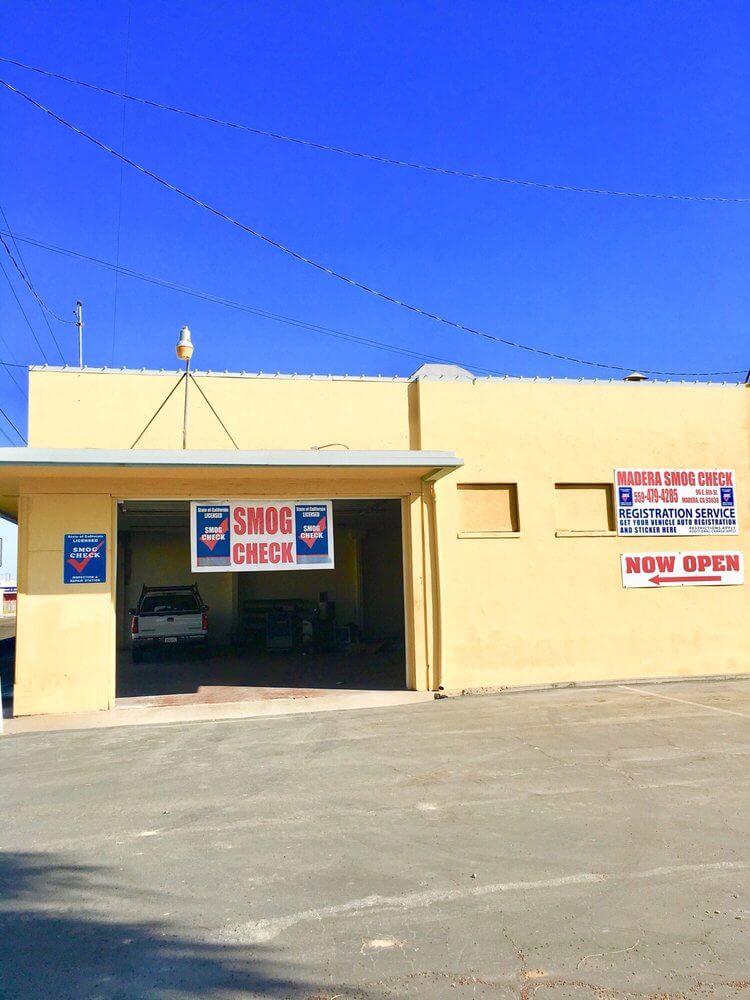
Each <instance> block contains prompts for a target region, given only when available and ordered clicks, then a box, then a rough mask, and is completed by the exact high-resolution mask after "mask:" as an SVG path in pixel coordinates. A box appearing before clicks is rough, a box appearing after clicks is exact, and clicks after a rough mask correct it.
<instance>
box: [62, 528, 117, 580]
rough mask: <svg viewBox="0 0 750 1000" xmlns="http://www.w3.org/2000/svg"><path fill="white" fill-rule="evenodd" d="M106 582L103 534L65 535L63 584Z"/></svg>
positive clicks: (105, 553)
mask: <svg viewBox="0 0 750 1000" xmlns="http://www.w3.org/2000/svg"><path fill="white" fill-rule="evenodd" d="M106 582H107V536H106V535H103V534H88V535H87V534H77V535H65V539H64V542H63V583H78V584H82V583H106Z"/></svg>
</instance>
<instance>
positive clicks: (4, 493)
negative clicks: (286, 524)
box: [0, 446, 463, 520]
mask: <svg viewBox="0 0 750 1000" xmlns="http://www.w3.org/2000/svg"><path fill="white" fill-rule="evenodd" d="M462 465H463V460H462V459H460V458H458V457H457V456H456V455H454V454H453V453H452V452H447V451H417V450H411V451H385V450H383V451H381V450H368V451H352V450H349V449H341V448H337V447H335V446H332V447H330V448H316V449H309V450H306V451H301V450H300V451H293V450H286V449H284V450H273V451H220V450H215V451H196V450H186V451H178V450H169V451H166V450H164V451H161V450H160V451H151V450H147V449H133V450H126V449H108V448H0V515H3V516H5V517H9V518H11V519H13V520H15V519H17V516H18V496H19V493H20V492H23V490H22V489H21V484H22V482H23V481H24V480H27V479H29V478H33V479H40V478H44V479H48V478H49V479H54V478H58V477H62V478H65V479H70V478H71V477H74V478H80V479H91V478H105V477H107V478H108V477H110V476H117V475H118V473H127V471H128V470H140V471H141V472H142V473H143V474H144V475H149V474H150V475H153V474H159V473H161V474H162V475H169V474H171V473H170V470H174V472H175V473H176V474H179V472H180V471H183V472H185V473H187V472H191V473H193V474H194V473H196V472H198V471H204V472H205V473H207V474H210V473H211V472H212V471H215V472H217V473H218V472H220V471H223V472H224V473H226V472H232V471H234V472H236V473H239V474H242V473H251V472H252V473H255V474H256V475H257V474H258V473H259V472H263V470H267V471H268V472H269V473H271V472H272V471H275V472H276V473H277V474H278V473H279V472H283V471H284V470H289V471H292V470H294V471H295V472H296V473H297V474H298V475H305V474H309V475H310V476H311V477H314V476H315V474H316V473H325V474H326V475H327V476H329V477H330V476H331V474H333V475H340V476H341V477H342V478H347V477H350V476H351V475H352V474H359V476H360V477H366V475H367V472H368V470H370V471H372V472H376V471H378V472H379V473H386V472H390V473H401V474H403V475H407V474H408V475H409V476H414V477H416V478H419V479H422V480H425V481H432V480H435V479H439V478H441V477H442V476H444V475H447V474H448V473H449V472H451V471H453V470H454V469H457V468H460V466H462Z"/></svg>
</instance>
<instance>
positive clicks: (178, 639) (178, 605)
mask: <svg viewBox="0 0 750 1000" xmlns="http://www.w3.org/2000/svg"><path fill="white" fill-rule="evenodd" d="M207 612H208V606H207V605H206V604H204V603H203V599H202V597H201V595H200V593H199V592H198V588H197V587H196V586H195V585H193V586H188V587H145V586H144V588H143V590H142V591H141V596H140V598H139V599H138V604H137V606H136V607H134V608H131V609H130V614H131V623H130V635H131V638H132V640H133V662H134V663H140V662H141V661H142V660H143V654H144V653H145V652H146V650H147V649H167V648H169V647H171V646H192V647H195V648H197V649H198V651H199V652H200V653H201V654H202V655H204V656H205V655H207V654H208V613H207Z"/></svg>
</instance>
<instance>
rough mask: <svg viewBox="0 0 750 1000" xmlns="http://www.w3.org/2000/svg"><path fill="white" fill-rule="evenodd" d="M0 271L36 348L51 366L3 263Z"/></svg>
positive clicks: (0, 262) (0, 263)
mask: <svg viewBox="0 0 750 1000" xmlns="http://www.w3.org/2000/svg"><path fill="white" fill-rule="evenodd" d="M0 271H2V272H3V274H4V275H5V280H6V281H7V282H8V287H9V288H10V290H11V292H12V293H13V298H14V299H15V300H16V304H17V305H18V308H19V310H20V311H21V315H22V316H23V318H24V319H25V321H26V325H27V326H28V328H29V331H30V333H31V336H32V337H33V338H34V341H35V343H36V346H37V347H38V348H39V350H40V352H41V355H42V357H43V358H44V360H45V361H46V363H47V364H50V360H49V358H48V357H47V354H46V352H45V350H44V347H43V346H42V342H41V341H40V340H39V337H37V335H36V330H35V329H34V327H33V326H32V325H31V320H30V319H29V317H28V314H27V312H26V310H25V309H24V307H23V303H22V302H21V300H20V299H19V297H18V292H16V289H15V286H14V284H13V282H12V281H11V280H10V275H9V274H8V272H7V271H6V270H5V265H4V264H3V262H2V261H0Z"/></svg>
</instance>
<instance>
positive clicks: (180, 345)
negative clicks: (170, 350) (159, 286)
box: [175, 326, 193, 451]
mask: <svg viewBox="0 0 750 1000" xmlns="http://www.w3.org/2000/svg"><path fill="white" fill-rule="evenodd" d="M175 351H176V352H177V357H178V359H179V360H180V361H184V362H185V374H184V375H183V376H182V377H183V378H184V379H185V408H184V410H183V414H182V448H183V451H184V450H185V449H186V448H187V426H188V387H189V386H190V377H191V376H190V359H191V358H192V356H193V339H192V337H191V335H190V327H187V326H183V328H182V329H181V330H180V339H179V340H178V341H177V344H176V346H175ZM178 385H179V383H178Z"/></svg>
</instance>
